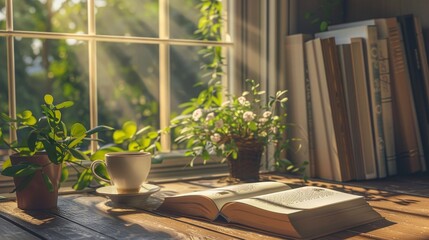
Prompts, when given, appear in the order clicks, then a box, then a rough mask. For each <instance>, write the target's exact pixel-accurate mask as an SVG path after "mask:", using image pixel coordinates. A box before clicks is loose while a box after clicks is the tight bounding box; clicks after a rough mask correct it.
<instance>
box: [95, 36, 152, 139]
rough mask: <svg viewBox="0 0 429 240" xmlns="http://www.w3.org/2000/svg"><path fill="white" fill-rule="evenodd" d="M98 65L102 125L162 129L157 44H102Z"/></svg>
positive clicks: (99, 113) (99, 107)
mask: <svg viewBox="0 0 429 240" xmlns="http://www.w3.org/2000/svg"><path fill="white" fill-rule="evenodd" d="M97 64H98V67H97V79H98V117H99V123H100V124H105V125H109V126H113V127H116V128H118V127H120V126H121V124H123V123H124V122H125V121H129V120H132V121H135V122H137V124H138V125H139V126H147V125H150V126H153V127H155V128H159V87H160V86H159V73H158V72H159V67H158V65H159V58H158V45H146V44H120V43H99V44H98V45H97ZM108 140H111V139H108Z"/></svg>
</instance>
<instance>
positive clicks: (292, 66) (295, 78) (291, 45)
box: [284, 34, 315, 177]
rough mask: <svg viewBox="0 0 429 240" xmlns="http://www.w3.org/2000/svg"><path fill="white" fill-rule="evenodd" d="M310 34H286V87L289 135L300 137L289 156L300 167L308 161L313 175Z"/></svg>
mask: <svg viewBox="0 0 429 240" xmlns="http://www.w3.org/2000/svg"><path fill="white" fill-rule="evenodd" d="M311 38H312V37H311V35H306V34H294V35H289V36H286V37H285V55H284V56H285V67H286V69H285V74H286V88H287V89H288V98H289V100H290V101H288V102H287V109H288V112H287V113H288V114H287V122H288V124H289V126H290V127H289V128H288V129H289V132H288V134H289V136H293V138H297V139H299V141H292V142H291V144H292V145H293V146H291V147H290V148H289V149H288V152H287V156H288V158H289V159H290V160H292V161H293V162H294V163H295V164H296V165H298V166H301V165H302V164H303V163H304V162H309V164H308V165H307V167H306V175H307V176H310V177H314V170H315V167H314V161H312V159H311V155H312V154H311V151H310V150H311V148H310V146H311V144H312V143H311V140H312V139H311V138H309V132H310V129H309V125H308V124H309V118H308V115H309V114H308V113H309V111H311V110H310V109H309V104H308V102H309V101H308V96H309V94H308V89H307V85H308V83H307V74H306V67H305V62H306V61H305V47H304V44H305V42H306V41H307V40H310V39H311Z"/></svg>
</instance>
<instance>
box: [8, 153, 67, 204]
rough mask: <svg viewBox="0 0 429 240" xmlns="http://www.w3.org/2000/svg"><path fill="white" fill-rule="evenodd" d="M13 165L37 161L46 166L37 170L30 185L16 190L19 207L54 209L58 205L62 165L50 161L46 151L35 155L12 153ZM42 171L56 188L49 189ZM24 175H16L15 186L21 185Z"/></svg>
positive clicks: (36, 162)
mask: <svg viewBox="0 0 429 240" xmlns="http://www.w3.org/2000/svg"><path fill="white" fill-rule="evenodd" d="M10 160H11V162H12V165H16V164H19V163H21V162H30V163H35V164H38V165H40V166H44V167H43V168H42V170H40V171H37V172H36V173H35V175H34V177H33V178H32V179H31V181H30V182H29V183H28V185H27V186H26V187H25V188H24V189H21V190H19V191H16V201H17V203H18V208H20V209H23V210H36V209H52V208H56V207H57V201H58V186H59V182H60V179H61V165H57V164H53V163H51V162H50V161H49V158H48V155H47V154H45V153H36V154H35V155H33V156H20V155H19V154H12V155H11V156H10ZM42 171H43V172H44V173H45V174H46V175H47V176H48V177H49V179H50V180H51V182H52V184H53V187H54V190H53V191H52V192H50V191H49V189H48V187H47V186H46V184H45V181H44V180H43V176H42ZM22 179H23V177H14V179H13V180H14V183H15V186H19V183H20V182H21V181H22Z"/></svg>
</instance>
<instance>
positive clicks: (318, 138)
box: [305, 39, 337, 180]
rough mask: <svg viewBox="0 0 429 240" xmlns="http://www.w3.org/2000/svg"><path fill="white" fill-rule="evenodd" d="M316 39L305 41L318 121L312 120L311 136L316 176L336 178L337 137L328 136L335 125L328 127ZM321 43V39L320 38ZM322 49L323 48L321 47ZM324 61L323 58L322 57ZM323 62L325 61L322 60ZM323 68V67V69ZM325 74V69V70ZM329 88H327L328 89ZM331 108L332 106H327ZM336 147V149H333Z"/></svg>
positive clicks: (311, 88)
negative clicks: (334, 162) (332, 159)
mask: <svg viewBox="0 0 429 240" xmlns="http://www.w3.org/2000/svg"><path fill="white" fill-rule="evenodd" d="M315 42H316V40H310V41H308V42H306V43H305V53H306V56H307V68H308V78H309V82H310V91H311V109H312V116H313V119H315V120H316V119H317V121H312V124H313V135H312V136H311V137H312V138H313V139H314V141H313V142H314V159H313V161H314V162H315V167H316V171H315V172H316V177H320V178H323V179H329V180H334V179H335V177H334V173H333V167H332V164H331V160H330V159H331V158H332V156H331V154H330V153H331V152H332V151H333V150H335V148H336V144H337V143H336V141H335V139H329V138H328V132H329V130H330V131H331V132H333V127H332V128H331V129H328V126H327V123H326V118H325V105H326V104H323V100H322V87H321V85H320V81H319V75H321V73H319V68H318V65H319V64H318V63H317V61H318V60H317V56H316V50H315ZM318 42H319V45H320V39H319V40H318ZM320 50H321V48H320ZM322 61H323V58H322ZM322 64H323V62H322ZM322 70H323V69H322ZM323 74H324V71H323ZM326 90H327V89H326ZM327 107H328V108H329V109H326V110H330V106H329V104H328V106H327ZM332 148H334V149H332ZM334 157H335V156H334Z"/></svg>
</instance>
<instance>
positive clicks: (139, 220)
mask: <svg viewBox="0 0 429 240" xmlns="http://www.w3.org/2000/svg"><path fill="white" fill-rule="evenodd" d="M264 178H265V179H267V180H275V181H280V182H285V183H288V184H291V185H292V186H293V187H296V186H301V185H303V184H306V185H315V186H324V187H328V188H332V189H336V190H340V191H345V192H351V193H355V194H360V195H364V196H365V197H366V199H367V201H368V202H369V204H370V205H371V206H372V207H373V208H374V209H375V210H376V211H377V212H379V213H380V214H381V215H382V216H383V217H384V219H382V220H379V221H376V222H373V223H370V224H366V225H363V226H359V227H355V228H352V229H349V230H346V231H342V232H338V233H336V234H332V235H329V236H326V237H324V238H323V239H401V240H402V239H405V240H406V239H410V240H411V239H429V198H428V197H427V196H424V195H423V196H416V195H410V194H405V193H398V192H392V191H386V190H380V189H374V188H372V187H362V186H361V185H362V184H359V183H350V184H337V183H328V182H323V181H309V182H307V183H303V182H302V181H301V180H299V179H296V178H288V177H285V176H282V175H273V174H269V175H265V176H264ZM369 183H370V182H369ZM391 184H395V183H391ZM158 185H159V186H161V187H162V189H161V191H160V192H158V193H156V194H155V195H153V197H151V198H149V199H148V201H147V202H146V203H142V204H140V205H139V206H134V207H130V206H117V205H115V204H113V203H112V202H111V201H110V200H109V199H107V198H105V197H104V196H98V195H96V194H95V193H78V194H69V195H62V196H60V198H59V202H58V204H59V206H58V209H56V210H50V211H28V212H25V211H22V210H20V209H18V208H17V207H16V203H15V202H14V201H3V202H1V203H0V239H20V240H21V239H89V238H91V239H281V238H279V237H276V236H270V235H267V234H264V233H261V232H257V231H252V230H249V229H244V228H238V227H236V226H231V225H230V226H228V225H227V224H225V223H222V222H215V223H211V222H206V221H201V220H196V219H191V218H186V217H179V216H173V215H168V214H164V213H159V212H157V211H156V210H155V209H156V208H157V206H159V204H160V203H161V201H162V198H163V197H165V196H168V195H172V194H176V193H182V192H190V191H195V190H201V189H206V188H210V187H219V186H224V185H226V183H225V182H219V179H201V180H194V181H181V182H170V183H162V184H158ZM426 192H427V191H426Z"/></svg>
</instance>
